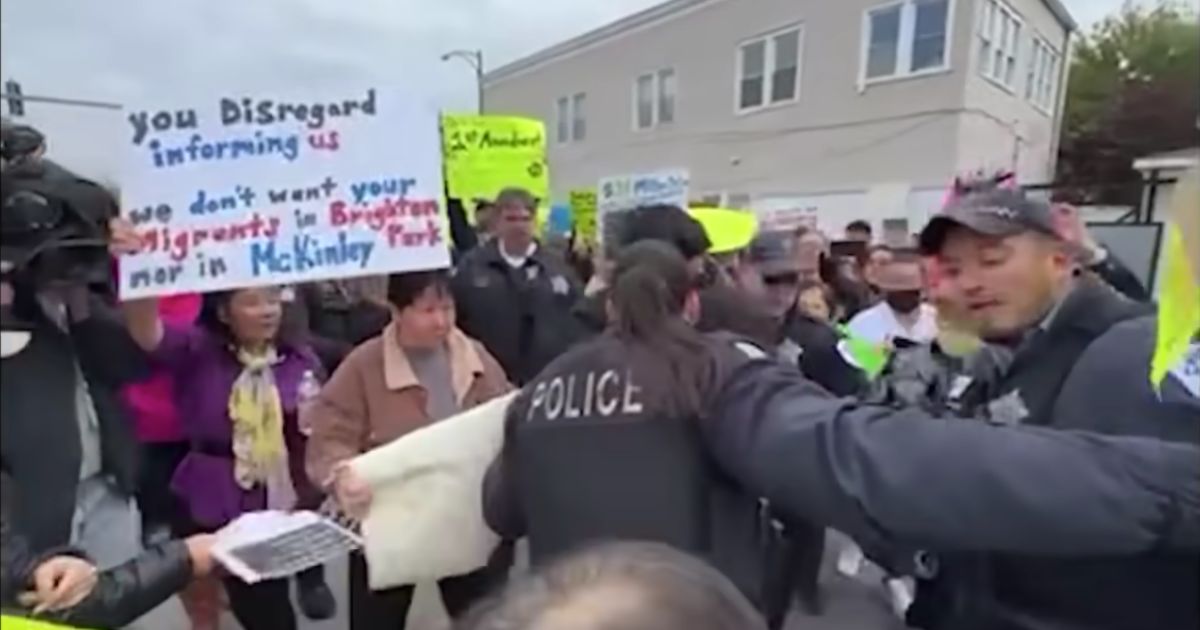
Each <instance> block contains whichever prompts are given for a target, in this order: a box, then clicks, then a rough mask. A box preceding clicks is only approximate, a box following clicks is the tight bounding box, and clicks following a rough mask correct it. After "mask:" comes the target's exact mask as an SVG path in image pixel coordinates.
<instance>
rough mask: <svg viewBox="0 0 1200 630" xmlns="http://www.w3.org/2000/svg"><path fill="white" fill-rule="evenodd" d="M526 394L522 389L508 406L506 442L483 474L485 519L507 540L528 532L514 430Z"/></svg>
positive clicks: (505, 425) (524, 403) (490, 526)
mask: <svg viewBox="0 0 1200 630" xmlns="http://www.w3.org/2000/svg"><path fill="white" fill-rule="evenodd" d="M526 401H527V399H526V396H525V393H524V392H522V393H520V394H518V395H517V398H516V399H515V400H513V403H512V405H510V406H509V410H508V416H507V417H506V418H505V419H504V446H503V447H502V448H501V449H500V453H499V454H498V455H497V456H496V459H495V460H493V461H492V464H491V466H489V467H488V470H487V474H486V475H485V476H484V478H483V520H484V521H485V522H487V525H488V527H489V528H491V530H492V531H494V532H496V533H497V534H498V535H499V536H500V537H501V538H504V539H505V540H516V539H518V538H521V537H523V536H525V534H526V529H527V527H526V522H525V514H524V512H522V510H521V502H520V499H519V498H518V494H517V485H516V484H517V480H516V477H515V474H516V471H515V470H514V468H515V463H514V461H513V459H514V458H515V457H516V452H515V451H514V449H513V437H512V434H513V430H514V428H515V427H514V423H515V422H516V418H517V417H518V414H519V413H520V410H523V409H525V408H526V407H525V405H526Z"/></svg>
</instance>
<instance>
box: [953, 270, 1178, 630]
mask: <svg viewBox="0 0 1200 630" xmlns="http://www.w3.org/2000/svg"><path fill="white" fill-rule="evenodd" d="M1148 310H1149V307H1148V306H1146V305H1142V304H1135V303H1133V302H1130V301H1128V300H1127V299H1125V298H1124V297H1122V296H1120V295H1119V294H1118V293H1117V292H1116V291H1115V290H1113V289H1112V288H1111V287H1109V286H1107V285H1105V284H1104V283H1101V282H1099V281H1096V280H1089V279H1087V278H1083V279H1081V280H1080V281H1079V284H1078V286H1077V287H1076V288H1075V290H1074V291H1073V292H1072V293H1071V294H1070V295H1069V296H1068V298H1067V299H1066V301H1065V302H1064V303H1063V304H1062V306H1061V307H1060V310H1059V312H1058V314H1056V315H1055V317H1054V319H1053V322H1052V323H1051V325H1050V326H1049V328H1048V329H1047V330H1046V331H1045V332H1044V333H1042V334H1041V336H1039V337H1036V338H1034V339H1033V340H1031V341H1030V342H1029V343H1028V345H1026V346H1024V347H1022V348H1021V349H1019V350H1018V351H1017V352H1016V353H1015V355H1014V357H1013V359H1012V362H1011V364H1010V365H1009V366H1008V367H1007V369H1003V370H1001V371H1000V372H999V373H998V374H997V375H995V376H993V377H992V378H991V379H987V380H986V381H985V383H984V384H983V386H981V387H979V388H977V390H978V391H976V392H975V399H974V401H973V402H974V405H975V409H974V410H975V411H976V412H978V415H982V416H984V417H988V418H991V419H993V420H994V421H1006V422H1012V421H1019V422H1026V423H1029V424H1038V425H1043V426H1047V427H1050V428H1054V429H1065V430H1086V431H1093V432H1100V433H1106V434H1110V435H1130V436H1146V437H1153V438H1158V439H1164V440H1171V441H1178V442H1183V443H1191V444H1200V422H1198V420H1200V400H1197V399H1196V398H1195V397H1192V396H1189V395H1187V394H1186V393H1185V392H1184V390H1183V387H1182V385H1181V384H1179V383H1178V382H1177V381H1175V380H1173V379H1169V380H1168V381H1167V382H1165V383H1164V387H1163V389H1162V391H1161V392H1155V391H1154V389H1153V387H1152V386H1151V384H1150V381H1149V369H1150V368H1149V366H1150V357H1151V355H1152V353H1153V350H1154V343H1155V339H1154V331H1155V327H1154V317H1153V316H1152V315H1146V316H1139V315H1140V314H1142V313H1146V312H1147V311H1148ZM1014 392H1015V393H1014ZM1014 400H1020V401H1021V403H1020V404H1019V405H1016V406H1017V407H1022V406H1023V407H1024V408H1026V409H1027V410H1028V411H1029V415H1028V416H1027V417H1025V418H1016V419H1014V418H1013V417H1011V411H1012V409H1013V408H1014V404H1013V401H1014ZM998 416H999V417H998ZM951 561H953V560H951ZM962 563H963V564H964V565H966V566H970V567H972V569H971V570H973V571H980V572H982V573H983V574H984V576H985V577H984V578H983V579H986V580H987V581H988V582H990V583H991V585H992V586H991V589H992V592H993V600H992V602H991V603H990V605H992V606H994V607H995V609H996V610H998V611H1000V612H999V613H997V614H999V615H1008V616H1010V617H1013V618H1028V620H1029V623H1028V627H1031V628H1038V629H1039V630H1040V629H1041V628H1055V629H1057V628H1074V627H1086V628H1097V629H1102V630H1137V629H1139V628H1162V629H1164V630H1173V629H1176V628H1178V629H1180V630H1183V629H1187V628H1196V627H1200V595H1198V594H1200V554H1197V553H1195V552H1193V553H1179V552H1173V551H1167V550H1147V552H1146V553H1143V554H1141V555H1139V556H1138V557H1136V558H1129V557H1118V556H1112V555H1104V554H1100V555H1096V556H1093V557H1087V558H1077V559H1071V560H1063V559H1058V558H1045V557H1036V556H1029V555H1013V554H1006V555H991V556H988V557H984V558H978V557H972V558H964V559H962ZM934 592H935V593H936V592H937V591H936V589H935V591H934ZM1018 616H1019V617H1018ZM1038 624H1040V625H1038Z"/></svg>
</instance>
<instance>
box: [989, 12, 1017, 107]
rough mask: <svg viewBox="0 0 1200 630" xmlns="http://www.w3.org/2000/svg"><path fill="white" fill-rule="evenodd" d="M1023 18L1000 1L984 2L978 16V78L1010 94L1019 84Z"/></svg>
mask: <svg viewBox="0 0 1200 630" xmlns="http://www.w3.org/2000/svg"><path fill="white" fill-rule="evenodd" d="M1020 42H1021V18H1020V17H1018V16H1017V14H1016V12H1015V11H1013V10H1012V9H1011V8H1010V7H1009V6H1008V5H1006V4H1004V3H1002V2H999V1H998V0H984V2H983V5H982V9H981V11H980V14H979V74H981V75H983V77H984V78H986V79H988V80H990V81H992V82H994V83H996V84H998V85H1000V86H1001V87H1003V88H1005V89H1008V90H1015V89H1016V84H1017V56H1018V54H1019V52H1020Z"/></svg>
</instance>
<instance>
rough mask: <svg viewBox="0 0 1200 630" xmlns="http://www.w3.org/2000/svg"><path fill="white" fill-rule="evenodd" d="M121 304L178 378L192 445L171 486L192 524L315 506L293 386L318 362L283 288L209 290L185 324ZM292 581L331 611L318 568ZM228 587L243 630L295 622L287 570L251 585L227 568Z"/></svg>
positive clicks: (145, 305)
mask: <svg viewBox="0 0 1200 630" xmlns="http://www.w3.org/2000/svg"><path fill="white" fill-rule="evenodd" d="M125 310H126V316H127V323H128V326H129V331H130V333H131V334H132V335H133V338H134V339H135V340H136V341H137V343H138V345H140V346H141V347H142V348H143V349H145V350H146V351H147V352H148V353H150V355H151V357H152V359H153V360H154V361H156V362H157V363H158V364H159V365H161V366H162V367H163V368H165V369H166V370H169V371H170V372H171V374H172V376H173V377H174V379H175V382H176V383H179V384H180V387H177V388H176V389H175V396H176V402H177V404H178V408H179V414H180V420H181V422H182V424H183V429H184V433H185V435H186V437H187V438H188V441H189V443H190V445H191V449H190V451H189V452H188V454H187V456H186V457H185V458H184V460H183V462H182V463H181V464H180V465H179V468H178V469H177V470H176V472H175V476H174V478H173V479H172V481H171V486H172V489H173V490H174V491H175V493H176V494H177V495H179V496H180V498H181V499H182V500H183V502H184V504H185V505H186V506H187V508H188V513H189V515H190V517H191V520H192V521H193V523H194V524H195V526H196V530H197V531H214V530H216V529H218V528H220V527H221V526H223V525H225V524H226V523H228V522H230V521H232V520H233V519H235V518H237V517H238V516H240V515H241V514H244V513H246V512H252V511H257V510H264V509H279V510H290V509H294V508H310V509H312V508H316V507H317V506H318V505H319V504H320V501H321V494H320V492H319V490H318V489H317V488H315V487H313V485H312V484H311V483H310V482H309V481H308V478H307V476H306V475H305V473H304V447H305V438H304V435H303V434H302V433H301V431H300V428H299V425H298V423H297V419H298V413H297V407H298V396H297V390H298V389H299V385H300V382H301V380H303V379H304V378H305V374H306V373H309V372H311V373H313V374H317V373H319V371H320V367H319V366H320V363H319V362H318V361H317V359H316V357H315V355H314V354H313V352H312V351H311V349H309V348H308V347H307V346H306V345H304V344H303V343H299V342H295V341H292V340H290V339H288V338H286V337H283V336H281V335H280V321H281V319H282V313H283V304H282V299H281V295H280V290H279V289H278V288H274V287H266V288H251V289H237V290H233V291H224V292H218V293H210V294H207V295H205V296H204V304H203V306H202V308H201V312H200V317H199V320H198V321H197V323H196V324H194V325H190V326H177V325H172V324H165V325H164V323H163V321H162V319H161V318H160V317H159V314H158V308H157V300H153V299H151V300H137V301H131V302H128V303H126V304H125ZM299 581H300V591H301V603H302V606H303V607H304V608H305V609H306V610H305V612H306V613H309V612H310V611H309V610H307V609H308V608H310V607H311V604H312V603H313V601H312V600H314V599H325V600H326V601H325V602H322V603H325V604H327V606H326V607H325V609H326V610H323V611H320V612H328V613H329V614H332V608H333V606H334V602H333V596H332V593H330V592H329V590H328V587H327V586H325V583H324V576H323V574H322V573H320V572H319V571H318V572H315V573H313V572H308V573H307V574H301V575H300V576H299ZM225 588H226V590H227V592H228V594H229V603H230V608H231V609H232V610H233V614H234V616H235V617H236V618H237V620H238V622H239V623H241V625H242V627H244V628H246V630H294V629H295V628H296V617H295V613H294V612H293V610H292V605H291V599H290V593H289V591H288V582H287V581H286V580H274V581H266V582H260V583H258V584H255V585H253V586H251V585H247V584H245V583H244V582H241V581H240V580H238V579H237V578H229V579H227V580H225ZM322 591H323V592H322ZM305 600H308V601H305Z"/></svg>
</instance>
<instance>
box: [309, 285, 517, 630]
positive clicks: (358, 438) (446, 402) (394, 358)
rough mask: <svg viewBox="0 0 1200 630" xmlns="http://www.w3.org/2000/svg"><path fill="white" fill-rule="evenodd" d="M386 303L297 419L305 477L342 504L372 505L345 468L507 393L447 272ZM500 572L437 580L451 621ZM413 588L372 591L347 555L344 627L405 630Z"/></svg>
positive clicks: (395, 288)
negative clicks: (372, 329) (459, 317)
mask: <svg viewBox="0 0 1200 630" xmlns="http://www.w3.org/2000/svg"><path fill="white" fill-rule="evenodd" d="M387 296H388V302H389V303H390V306H391V310H392V322H391V324H389V325H388V327H387V328H385V329H384V331H383V333H382V334H381V335H380V336H378V337H376V338H374V339H371V340H370V341H367V342H366V343H364V344H363V345H361V346H359V347H358V348H356V349H355V350H354V351H353V352H351V353H350V355H349V356H347V357H346V359H345V360H344V361H343V362H342V364H341V365H340V366H339V367H338V369H337V371H336V372H334V374H333V377H332V378H331V379H330V380H329V382H328V383H326V384H325V386H324V388H323V389H322V391H321V395H320V396H319V397H318V398H317V399H316V400H315V401H314V402H313V403H312V404H311V405H310V406H309V408H308V409H306V410H305V412H304V417H303V420H302V424H303V425H306V426H308V427H310V428H311V431H312V434H311V436H310V437H309V440H308V453H307V467H308V474H309V476H310V477H311V478H312V480H313V481H314V482H315V483H317V484H319V485H321V486H322V487H325V488H327V489H328V490H330V491H331V492H332V493H333V494H335V495H337V497H338V499H339V501H340V502H341V503H342V505H343V507H350V508H353V505H354V504H359V505H365V504H366V503H368V502H369V501H370V496H369V491H368V490H367V489H366V487H365V486H363V485H362V484H360V483H356V481H355V480H353V479H347V478H346V476H344V475H337V474H335V473H337V471H338V470H339V467H340V465H341V464H342V463H343V462H345V461H347V460H349V459H351V458H353V457H355V456H357V455H359V454H361V453H365V452H367V451H369V450H371V449H373V448H375V447H377V446H380V445H382V444H386V443H388V442H390V441H392V440H394V439H396V438H398V437H400V436H402V435H404V434H406V433H409V432H410V431H414V430H416V429H419V428H421V427H424V426H426V425H429V424H431V423H433V422H437V421H438V420H442V419H445V418H447V417H450V416H452V415H454V414H456V413H458V412H460V411H463V410H466V409H470V408H471V407H474V406H476V405H479V404H481V403H484V402H486V401H488V400H490V399H492V398H495V397H497V396H500V395H503V394H505V393H507V392H508V391H510V390H511V388H512V387H511V386H510V385H509V383H508V380H507V378H506V377H505V375H504V370H503V369H502V368H501V367H500V364H499V363H497V362H496V360H495V359H494V358H492V356H491V355H490V354H488V352H487V350H485V349H484V348H483V345H482V344H480V343H479V342H477V341H475V340H474V339H471V338H470V337H468V336H467V335H465V334H464V333H463V332H462V331H460V330H459V329H458V328H456V327H455V325H454V319H455V311H454V298H453V296H452V295H451V293H450V276H449V274H448V272H447V271H446V270H435V271H417V272H408V273H401V274H395V275H393V276H391V277H390V278H389V280H388V293H387ZM334 479H338V482H337V483H336V484H335V483H334ZM352 511H353V510H352ZM500 564H503V563H500ZM504 568H505V567H496V568H495V569H491V570H489V569H482V570H480V571H476V572H473V573H470V574H467V575H462V576H455V577H448V578H445V579H443V580H441V581H440V582H439V586H440V588H441V592H442V599H443V601H444V602H445V604H446V609H447V611H448V612H449V613H450V614H451V616H455V615H457V614H459V613H461V612H463V611H465V610H466V609H467V608H469V607H470V605H471V604H472V603H473V602H474V601H475V600H476V599H478V598H479V597H481V596H482V595H484V594H486V592H487V591H488V590H489V589H490V588H491V587H493V586H495V585H496V583H497V580H498V579H502V573H503V569H504ZM413 590H414V587H413V586H402V587H398V588H393V589H388V590H384V591H371V590H370V588H369V587H368V586H367V572H366V564H365V562H364V560H363V559H362V557H361V556H358V555H355V556H354V557H352V558H351V562H350V627H351V628H352V630H375V629H376V628H388V629H389V630H393V629H395V628H404V625H405V619H406V617H407V615H408V609H409V605H410V604H411V602H412V596H413Z"/></svg>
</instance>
